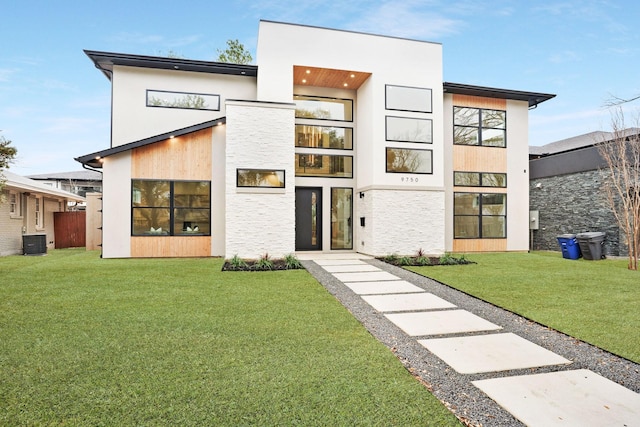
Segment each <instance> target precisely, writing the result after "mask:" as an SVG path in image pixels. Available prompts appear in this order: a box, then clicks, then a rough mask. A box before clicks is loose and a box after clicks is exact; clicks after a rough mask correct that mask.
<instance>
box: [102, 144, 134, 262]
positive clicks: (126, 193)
mask: <svg viewBox="0 0 640 427" xmlns="http://www.w3.org/2000/svg"><path fill="white" fill-rule="evenodd" d="M102 170H103V175H102V176H103V180H102V206H103V208H102V257H103V258H129V257H130V256H131V151H125V152H124V153H120V154H115V155H113V156H109V157H107V158H105V159H104V163H103V164H102Z"/></svg>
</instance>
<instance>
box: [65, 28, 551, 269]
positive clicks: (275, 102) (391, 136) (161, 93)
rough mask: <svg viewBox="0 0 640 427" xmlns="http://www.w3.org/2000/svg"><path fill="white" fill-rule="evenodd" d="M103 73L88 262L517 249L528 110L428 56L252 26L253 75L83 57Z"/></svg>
mask: <svg viewBox="0 0 640 427" xmlns="http://www.w3.org/2000/svg"><path fill="white" fill-rule="evenodd" d="M86 54H87V55H88V56H89V58H90V59H91V60H92V61H93V62H94V64H95V65H96V67H97V68H98V69H99V70H101V71H102V72H103V73H104V74H105V76H107V78H108V79H109V80H110V81H111V85H112V135H111V147H109V148H107V149H105V150H102V151H99V152H96V153H91V154H87V155H83V156H80V157H78V158H77V160H78V161H79V162H81V163H83V164H84V165H85V166H86V167H89V168H96V169H101V170H102V172H103V257H109V258H111V257H163V256H164V257H173V256H227V257H230V256H233V255H238V256H240V257H244V258H256V257H258V256H260V255H261V254H264V253H269V254H271V255H272V256H282V255H284V254H288V253H293V252H296V251H298V252H299V251H324V252H332V251H357V252H361V253H365V254H371V255H384V254H390V253H398V254H411V253H413V252H415V251H416V250H418V249H420V248H421V249H423V250H424V251H425V252H427V253H432V254H440V253H443V252H444V251H455V252H469V251H524V250H527V249H528V247H529V227H528V223H529V206H528V202H529V197H528V195H529V184H528V183H529V173H528V110H529V109H530V108H532V107H535V106H537V105H538V104H540V103H541V102H544V101H546V100H548V99H550V98H552V97H553V96H554V95H550V94H544V93H534V92H525V91H515V90H504V89H496V88H487V87H478V86H471V85H465V84H455V83H446V82H445V83H443V79H442V46H441V45H440V44H438V43H430V42H424V41H418V40H408V39H402V38H396V37H386V36H380V35H372V34H363V33H357V32H349V31H341V30H333V29H327V28H318V27H310V26H301V25H294V24H287V23H279V22H271V21H261V22H260V28H259V36H258V45H257V65H237V64H226V63H217V62H208V61H195V60H187V59H177V58H160V57H150V56H141V55H130V54H119V53H109V52H97V51H86Z"/></svg>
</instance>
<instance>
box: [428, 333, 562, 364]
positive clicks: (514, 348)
mask: <svg viewBox="0 0 640 427" xmlns="http://www.w3.org/2000/svg"><path fill="white" fill-rule="evenodd" d="M418 342H419V343H420V344H422V345H423V346H424V347H426V348H427V349H428V350H429V351H430V352H432V353H434V354H435V355H436V356H438V357H439V358H440V359H442V360H443V361H444V362H446V363H447V364H448V365H449V366H451V367H452V368H453V369H455V370H456V371H457V372H459V373H461V374H477V373H482V372H498V371H508V370H510V369H525V368H535V367H539V366H550V365H561V364H567V363H571V361H570V360H567V359H565V358H564V357H561V356H559V355H557V354H555V353H553V352H551V351H549V350H547V349H545V348H542V347H540V346H539V345H537V344H534V343H532V342H531V341H527V340H526V339H524V338H522V337H520V336H518V335H516V334H512V333H506V334H490V335H476V336H470V337H454V338H434V339H426V340H418Z"/></svg>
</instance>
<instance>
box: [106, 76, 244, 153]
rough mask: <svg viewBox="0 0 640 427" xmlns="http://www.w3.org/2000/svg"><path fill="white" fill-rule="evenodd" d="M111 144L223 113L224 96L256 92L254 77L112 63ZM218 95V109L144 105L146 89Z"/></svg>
mask: <svg viewBox="0 0 640 427" xmlns="http://www.w3.org/2000/svg"><path fill="white" fill-rule="evenodd" d="M113 68H114V73H113V78H112V103H113V106H112V131H111V132H112V135H111V144H112V146H113V147H116V146H118V145H122V144H126V143H129V142H134V141H138V140H141V139H144V138H148V137H151V136H155V135H160V134H163V133H165V132H171V131H174V130H176V129H182V128H185V127H188V126H191V125H195V124H198V123H203V122H206V121H208V120H214V119H217V118H219V117H224V116H225V114H226V111H225V106H224V102H225V99H227V98H230V99H249V100H253V99H255V96H256V80H255V78H254V77H246V76H229V75H222V74H209V73H196V72H187V71H171V70H158V69H149V68H134V67H125V66H114V67H113ZM148 89H149V90H159V91H171V92H183V93H199V94H212V95H220V111H211V110H193V109H181V108H164V107H147V98H146V97H147V90H148Z"/></svg>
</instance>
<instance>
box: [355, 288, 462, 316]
mask: <svg viewBox="0 0 640 427" xmlns="http://www.w3.org/2000/svg"><path fill="white" fill-rule="evenodd" d="M362 299H364V300H365V301H366V302H367V303H369V305H371V306H372V307H373V308H375V309H376V310H378V311H380V312H388V311H414V310H437V309H442V308H453V307H455V305H453V304H451V303H450V302H448V301H445V300H443V299H442V298H440V297H437V296H435V295H433V294H430V293H427V292H421V293H413V294H400V295H369V296H363V297H362Z"/></svg>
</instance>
